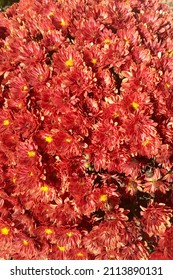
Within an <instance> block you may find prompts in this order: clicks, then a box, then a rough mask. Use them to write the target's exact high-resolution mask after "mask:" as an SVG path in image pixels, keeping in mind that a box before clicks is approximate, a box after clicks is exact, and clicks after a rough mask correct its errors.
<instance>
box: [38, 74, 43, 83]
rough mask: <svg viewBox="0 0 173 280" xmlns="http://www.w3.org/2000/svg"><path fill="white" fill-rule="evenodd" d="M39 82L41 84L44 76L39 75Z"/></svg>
mask: <svg viewBox="0 0 173 280" xmlns="http://www.w3.org/2000/svg"><path fill="white" fill-rule="evenodd" d="M38 80H39V81H40V82H41V81H42V80H43V75H41V74H40V75H38Z"/></svg>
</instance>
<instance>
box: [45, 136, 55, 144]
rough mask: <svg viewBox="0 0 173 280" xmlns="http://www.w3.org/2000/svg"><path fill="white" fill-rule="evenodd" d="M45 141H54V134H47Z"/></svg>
mask: <svg viewBox="0 0 173 280" xmlns="http://www.w3.org/2000/svg"><path fill="white" fill-rule="evenodd" d="M44 139H45V141H46V142H47V143H51V142H52V141H53V138H52V136H45V138H44Z"/></svg>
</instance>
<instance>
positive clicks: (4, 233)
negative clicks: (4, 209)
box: [1, 227, 10, 235]
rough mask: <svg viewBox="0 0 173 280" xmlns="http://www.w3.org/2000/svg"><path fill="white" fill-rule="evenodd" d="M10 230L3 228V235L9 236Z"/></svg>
mask: <svg viewBox="0 0 173 280" xmlns="http://www.w3.org/2000/svg"><path fill="white" fill-rule="evenodd" d="M9 231H10V229H9V228H7V227H3V228H1V234H3V235H8V234H9Z"/></svg>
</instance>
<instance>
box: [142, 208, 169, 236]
mask: <svg viewBox="0 0 173 280" xmlns="http://www.w3.org/2000/svg"><path fill="white" fill-rule="evenodd" d="M141 209H142V212H141V215H142V223H143V229H144V231H145V232H146V233H147V234H148V235H149V236H150V237H151V236H153V235H158V236H162V235H163V233H164V232H165V231H166V229H167V228H169V227H170V226H171V223H170V219H171V217H172V210H171V209H170V208H168V207H166V206H165V204H163V203H160V204H150V205H149V206H148V208H144V207H142V206H141Z"/></svg>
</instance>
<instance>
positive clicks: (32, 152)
mask: <svg viewBox="0 0 173 280" xmlns="http://www.w3.org/2000/svg"><path fill="white" fill-rule="evenodd" d="M27 154H28V156H29V157H35V152H34V151H29V152H28V153H27Z"/></svg>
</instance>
